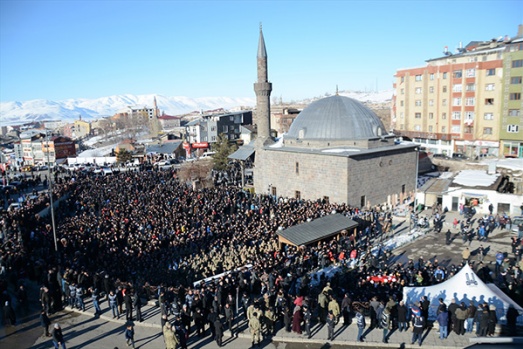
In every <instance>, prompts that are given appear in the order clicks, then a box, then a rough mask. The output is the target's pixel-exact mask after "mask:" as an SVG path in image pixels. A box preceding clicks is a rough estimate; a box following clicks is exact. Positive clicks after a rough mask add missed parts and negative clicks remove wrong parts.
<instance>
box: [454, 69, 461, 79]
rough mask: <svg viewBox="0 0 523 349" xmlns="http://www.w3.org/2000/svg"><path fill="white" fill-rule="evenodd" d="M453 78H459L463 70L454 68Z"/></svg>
mask: <svg viewBox="0 0 523 349" xmlns="http://www.w3.org/2000/svg"><path fill="white" fill-rule="evenodd" d="M453 75H454V78H455V79H459V78H461V77H462V76H463V72H462V71H461V70H454V74H453Z"/></svg>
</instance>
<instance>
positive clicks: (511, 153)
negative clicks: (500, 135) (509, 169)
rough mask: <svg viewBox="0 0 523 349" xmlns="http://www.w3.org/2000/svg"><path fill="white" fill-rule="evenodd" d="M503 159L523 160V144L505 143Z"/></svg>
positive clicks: (515, 142)
mask: <svg viewBox="0 0 523 349" xmlns="http://www.w3.org/2000/svg"><path fill="white" fill-rule="evenodd" d="M503 157H505V158H523V142H517V141H503Z"/></svg>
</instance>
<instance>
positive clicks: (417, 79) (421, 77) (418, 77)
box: [415, 75, 423, 81]
mask: <svg viewBox="0 0 523 349" xmlns="http://www.w3.org/2000/svg"><path fill="white" fill-rule="evenodd" d="M422 79H423V76H422V75H416V78H415V80H416V81H421V80H422Z"/></svg>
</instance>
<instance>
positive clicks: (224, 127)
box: [222, 125, 229, 133]
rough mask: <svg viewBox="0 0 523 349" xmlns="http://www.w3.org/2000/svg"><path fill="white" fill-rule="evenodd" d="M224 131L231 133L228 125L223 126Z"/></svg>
mask: <svg viewBox="0 0 523 349" xmlns="http://www.w3.org/2000/svg"><path fill="white" fill-rule="evenodd" d="M222 131H223V132H224V133H227V132H229V126H228V125H223V126H222Z"/></svg>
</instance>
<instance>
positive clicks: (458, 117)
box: [452, 111, 461, 120]
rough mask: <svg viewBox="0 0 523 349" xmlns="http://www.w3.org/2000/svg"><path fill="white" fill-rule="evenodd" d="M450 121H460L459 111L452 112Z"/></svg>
mask: <svg viewBox="0 0 523 349" xmlns="http://www.w3.org/2000/svg"><path fill="white" fill-rule="evenodd" d="M452 120H461V112H459V111H454V112H452Z"/></svg>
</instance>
